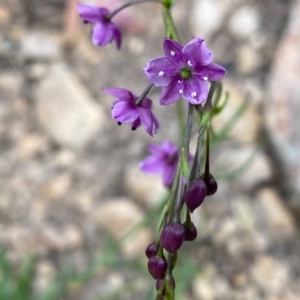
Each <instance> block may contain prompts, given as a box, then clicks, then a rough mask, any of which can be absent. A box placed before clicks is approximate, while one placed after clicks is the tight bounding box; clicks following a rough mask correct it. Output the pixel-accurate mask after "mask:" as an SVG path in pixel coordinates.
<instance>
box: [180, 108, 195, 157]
mask: <svg viewBox="0 0 300 300" xmlns="http://www.w3.org/2000/svg"><path fill="white" fill-rule="evenodd" d="M193 112H194V106H193V105H192V104H190V103H189V108H188V117H187V122H186V127H185V133H184V138H183V145H182V146H183V148H184V154H185V158H186V160H187V161H189V156H190V149H189V148H190V147H189V145H190V139H191V131H192V125H193Z"/></svg>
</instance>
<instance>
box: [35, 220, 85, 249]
mask: <svg viewBox="0 0 300 300" xmlns="http://www.w3.org/2000/svg"><path fill="white" fill-rule="evenodd" d="M82 243H83V235H82V233H81V231H80V230H79V229H78V228H76V227H75V226H73V225H67V226H65V227H63V228H56V227H54V226H52V225H47V224H45V225H44V226H43V227H41V228H40V232H39V233H37V234H36V235H35V236H33V237H32V246H33V247H36V248H37V249H38V250H39V251H41V252H44V251H49V250H56V251H67V250H71V249H73V250H74V249H75V248H79V247H81V246H82Z"/></svg>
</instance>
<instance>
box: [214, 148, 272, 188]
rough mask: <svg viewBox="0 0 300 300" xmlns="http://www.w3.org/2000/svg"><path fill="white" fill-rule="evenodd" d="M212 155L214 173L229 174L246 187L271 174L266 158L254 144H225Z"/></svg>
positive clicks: (265, 178) (266, 178) (252, 185)
mask: <svg viewBox="0 0 300 300" xmlns="http://www.w3.org/2000/svg"><path fill="white" fill-rule="evenodd" d="M212 157H213V159H212V160H211V161H212V163H211V165H212V170H214V172H215V173H216V174H222V175H223V176H225V177H226V175H227V174H228V175H231V176H233V179H234V180H235V182H236V183H239V184H240V185H242V186H245V187H247V188H251V187H254V185H255V184H257V183H259V182H262V181H265V180H268V179H269V178H270V177H271V175H272V169H271V166H270V164H269V160H268V158H267V157H266V155H265V154H264V153H263V152H261V150H260V149H258V148H257V146H256V145H241V146H235V147H234V146H231V145H226V147H222V151H218V152H217V154H216V155H214V156H212ZM229 179H232V178H229Z"/></svg>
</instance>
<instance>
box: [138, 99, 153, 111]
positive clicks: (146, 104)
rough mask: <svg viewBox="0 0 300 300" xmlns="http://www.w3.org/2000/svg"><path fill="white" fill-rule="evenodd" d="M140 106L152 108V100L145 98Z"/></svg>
mask: <svg viewBox="0 0 300 300" xmlns="http://www.w3.org/2000/svg"><path fill="white" fill-rule="evenodd" d="M140 106H141V107H144V108H148V109H150V108H152V101H151V100H150V99H149V98H144V99H143V101H142V103H141V104H140Z"/></svg>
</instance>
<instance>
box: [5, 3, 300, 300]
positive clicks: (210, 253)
mask: <svg viewBox="0 0 300 300" xmlns="http://www.w3.org/2000/svg"><path fill="white" fill-rule="evenodd" d="M73 2H74V1H69V4H67V1H58V0H44V1H38V0H27V1H22V0H9V1H6V0H1V1H0V26H1V36H0V68H1V73H0V96H1V98H0V240H1V244H2V245H3V246H4V247H5V248H6V249H7V250H8V253H9V257H10V259H11V260H12V261H16V262H18V261H19V260H20V259H22V258H23V257H24V256H26V255H27V254H28V253H33V254H34V255H35V256H36V257H37V266H36V284H35V287H36V290H37V293H38V292H39V291H41V290H43V289H44V288H45V287H46V286H47V284H48V282H49V280H50V278H51V277H52V276H54V275H55V274H56V273H57V272H59V270H60V269H61V267H62V266H63V265H65V264H68V263H69V262H71V263H72V264H73V265H74V266H75V268H76V269H77V270H79V271H80V270H83V269H85V268H86V266H87V265H88V263H89V262H90V261H91V259H92V258H93V257H94V256H95V255H98V254H99V253H100V254H101V253H103V251H104V250H105V249H106V247H107V240H108V239H107V236H108V235H109V236H111V237H113V239H115V240H116V241H119V240H120V239H122V237H124V235H125V234H126V233H127V232H128V230H130V228H132V227H133V226H134V225H135V224H137V223H138V222H139V221H141V220H143V219H144V218H145V217H147V216H148V219H149V218H150V221H151V218H152V216H151V215H150V216H149V213H148V212H149V210H150V209H151V208H153V206H155V205H157V204H158V201H159V199H160V198H161V197H163V195H164V194H165V191H164V189H163V187H162V185H161V182H160V178H159V177H157V176H149V175H145V174H142V173H141V172H140V171H139V169H138V162H139V161H140V160H141V159H143V158H144V157H145V156H146V155H147V151H146V145H147V143H149V142H161V141H163V140H164V139H169V140H171V141H173V142H176V137H177V135H178V129H177V125H176V118H175V116H176V115H175V110H174V109H173V108H172V107H159V105H156V106H155V112H156V113H157V115H158V118H159V120H160V121H161V129H160V131H159V134H158V135H157V136H156V137H154V138H153V139H150V137H148V136H146V134H145V133H144V132H143V130H137V131H136V132H131V131H130V129H129V128H128V127H126V126H121V127H119V126H117V125H116V124H115V122H114V121H113V120H111V118H110V107H111V104H112V100H113V99H112V98H111V97H109V96H107V95H104V93H103V92H101V88H103V87H108V86H118V87H124V88H128V89H130V90H134V91H135V92H136V93H140V92H142V91H143V89H144V88H145V86H146V85H147V80H146V79H145V77H144V76H143V75H142V68H143V67H144V66H145V65H146V63H147V61H148V60H149V59H151V58H153V57H155V56H159V55H161V53H162V49H161V39H162V37H163V29H162V28H163V23H162V20H161V15H160V7H159V5H157V4H155V3H152V4H151V3H149V4H143V5H139V6H136V7H135V8H130V9H129V10H128V12H126V14H124V16H123V17H121V18H119V22H121V24H122V28H123V32H124V42H123V46H122V50H121V51H117V50H116V49H115V45H110V46H108V47H105V48H98V47H95V46H93V45H92V44H91V42H90V38H89V31H90V28H88V27H86V26H85V27H84V26H83V25H82V24H81V23H80V21H79V20H78V19H77V16H76V13H75V14H74V9H73V7H74V3H73ZM95 2H96V1H95ZM95 2H94V3H95ZM103 2H106V3H108V4H109V5H114V4H115V5H117V4H118V3H117V2H122V1H102V3H103ZM177 2H178V3H177V5H176V7H175V8H174V18H175V22H176V24H178V29H179V34H180V36H181V37H182V42H183V43H186V42H188V41H189V40H190V38H191V37H193V36H204V37H205V38H206V39H207V43H208V45H209V47H210V48H211V49H212V50H213V51H214V53H215V59H216V61H217V62H218V63H220V64H222V65H224V66H225V67H226V68H227V70H228V75H227V76H226V78H225V79H224V81H223V85H224V89H225V90H228V91H229V92H230V101H229V104H228V106H227V107H226V109H225V110H224V112H223V113H222V114H221V115H220V116H218V117H217V118H216V120H215V121H214V124H213V125H214V128H215V129H216V131H217V132H220V131H221V130H222V129H224V126H225V124H227V122H228V121H229V120H230V119H232V116H233V115H234V113H235V112H236V111H237V109H238V108H239V107H240V106H241V105H242V104H243V103H245V101H246V102H247V107H246V110H245V112H244V114H243V115H242V117H241V118H240V119H238V121H237V123H236V124H234V126H233V128H232V129H231V131H230V137H229V138H228V139H227V140H226V141H222V142H221V143H219V144H218V145H217V146H216V147H215V148H214V150H213V157H212V159H213V162H212V163H213V166H212V168H213V170H214V173H215V174H216V176H217V178H218V179H219V180H218V182H219V191H218V193H217V194H216V195H215V196H213V197H211V198H210V199H209V200H207V201H206V202H205V203H204V204H203V206H202V207H201V208H200V209H199V210H198V211H197V212H195V213H194V215H193V218H194V222H195V224H196V225H197V227H198V229H199V235H200V236H199V238H198V241H197V242H196V243H195V244H194V246H192V245H188V246H186V247H185V248H184V249H183V250H182V251H183V252H182V258H181V265H182V266H184V264H183V262H184V261H185V260H184V259H183V257H185V255H186V257H187V256H189V260H192V262H193V263H192V266H193V268H192V267H191V270H193V274H192V275H193V276H192V277H191V279H190V281H189V282H188V283H187V284H186V286H185V290H184V292H183V294H184V296H182V297H184V298H183V299H195V300H196V299H199V300H200V299H201V300H215V299H216V300H217V299H223V300H224V299H228V300H238V299H243V300H247V299H249V300H259V299H266V300H277V299H280V300H296V299H299V294H300V285H299V283H300V258H299V253H300V252H299V251H300V243H299V232H298V228H299V220H300V219H299V216H300V213H299V212H300V192H299V186H300V184H299V182H300V169H299V162H298V157H299V154H300V153H299V149H300V147H299V141H300V139H299V130H298V128H300V127H299V125H300V124H299V118H298V112H299V110H300V106H299V102H298V100H299V98H300V89H299V84H298V82H299V79H300V78H299V77H300V60H299V55H298V54H299V51H300V44H299V41H300V36H299V32H300V23H299V18H298V16H299V15H300V1H299V0H295V1H280V0H275V1H274V0H273V1H271V0H264V1H258V0H234V1H233V0H230V1H229V0H214V1H211V0H202V1H199V0H194V1H189V2H187V1H185V0H178V1H177ZM98 3H101V1H100V0H99V1H98ZM68 5H69V6H68ZM145 20H147V22H145ZM159 92H160V91H159V90H155V91H154V92H153V93H152V95H151V97H152V98H153V99H157V98H158V95H159ZM249 159H250V162H249V163H247V165H246V166H244V167H243V168H241V166H243V165H245V162H247V161H249ZM237 170H238V172H237ZM153 219H154V221H155V218H153ZM150 223H151V222H150ZM151 224H152V223H151ZM153 228H154V226H150V225H147V226H145V227H143V228H140V229H139V230H138V231H137V233H136V234H135V235H133V236H131V237H130V238H129V239H128V238H127V239H123V242H122V243H121V244H120V245H119V246H120V249H119V251H117V250H112V253H114V251H115V255H116V256H118V257H120V258H122V259H126V260H135V261H138V262H141V265H142V266H146V260H145V258H144V256H143V252H144V249H145V247H146V246H147V244H148V243H150V242H151V241H152V240H153V236H154V229H153ZM185 259H186V258H185ZM179 263H180V261H179ZM183 268H184V267H183ZM182 270H183V269H182ZM190 273H192V271H190ZM141 274H142V275H141ZM178 276H181V275H180V269H179V272H178ZM149 277H150V275H149V276H147V274H146V272H145V270H143V271H142V273H141V271H135V270H134V269H133V268H129V267H128V268H127V269H126V268H123V269H122V270H115V269H114V270H112V269H110V268H108V267H99V270H98V271H97V272H96V274H95V275H94V277H93V278H92V279H91V280H89V281H88V283H86V284H85V285H80V286H76V287H72V288H70V291H69V293H68V295H66V296H65V298H63V299H70V300H77V299H78V300H80V299H86V300H94V299H108V298H105V295H106V293H107V292H109V291H113V290H114V289H121V290H122V287H123V286H124V285H125V286H126V285H127V287H128V283H132V282H134V288H126V292H122V293H121V294H120V295H118V296H115V298H110V299H146V298H145V297H146V296H145V293H146V292H145V291H146V290H147V289H148V286H149V284H153V282H152V281H149V279H150V278H149ZM297 295H298V296H297ZM101 297H102V298H101Z"/></svg>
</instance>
